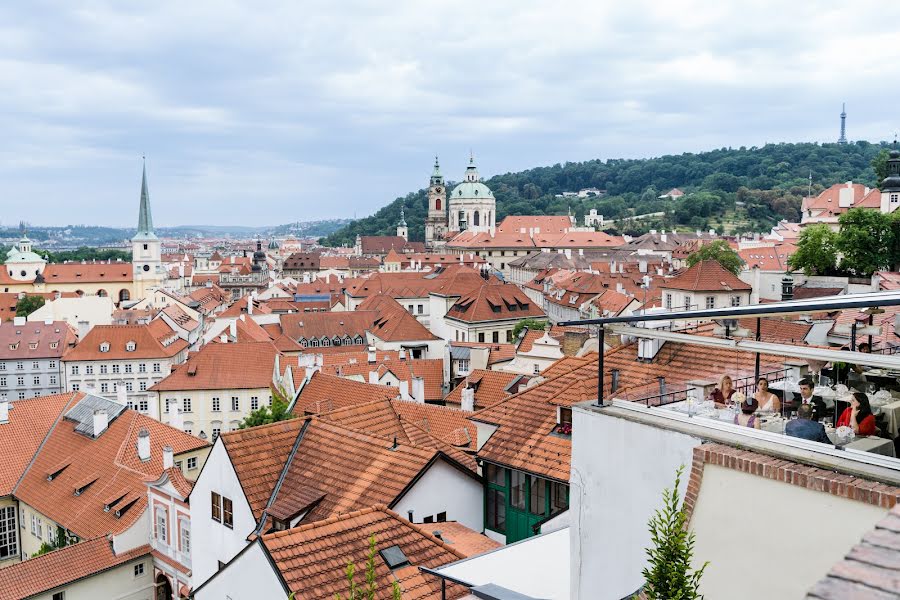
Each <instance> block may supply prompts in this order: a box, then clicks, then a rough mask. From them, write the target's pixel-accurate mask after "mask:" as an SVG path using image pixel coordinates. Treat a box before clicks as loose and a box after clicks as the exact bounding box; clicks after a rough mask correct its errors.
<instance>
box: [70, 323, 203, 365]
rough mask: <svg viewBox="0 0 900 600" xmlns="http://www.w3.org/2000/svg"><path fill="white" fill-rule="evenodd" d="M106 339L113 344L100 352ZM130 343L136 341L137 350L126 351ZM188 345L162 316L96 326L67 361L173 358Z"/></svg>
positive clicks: (71, 351) (75, 348) (73, 349)
mask: <svg viewBox="0 0 900 600" xmlns="http://www.w3.org/2000/svg"><path fill="white" fill-rule="evenodd" d="M104 342H105V343H108V344H109V351H108V352H101V351H100V345H101V344H102V343H104ZM129 342H134V343H135V349H134V350H133V351H128V350H126V345H127V344H128V343H129ZM187 346H188V343H187V342H186V341H184V340H182V339H180V338H179V337H178V334H177V333H176V332H175V331H174V330H173V329H172V328H171V327H169V325H168V323H166V322H165V321H163V320H162V319H156V320H155V321H151V322H150V323H148V324H147V325H95V326H94V327H93V328H91V330H90V331H89V332H88V333H87V335H86V336H84V339H83V340H81V341H80V342H79V343H78V345H77V346H75V347H74V348H72V349H70V350H69V351H68V352H66V354H65V356H64V357H63V360H65V361H78V360H130V359H135V360H136V359H139V358H171V357H173V356H175V355H176V354H178V353H179V352H181V351H182V350H184V349H185V348H187Z"/></svg>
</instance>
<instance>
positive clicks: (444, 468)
mask: <svg viewBox="0 0 900 600" xmlns="http://www.w3.org/2000/svg"><path fill="white" fill-rule="evenodd" d="M392 510H394V511H395V512H397V513H398V514H399V515H401V516H403V517H406V516H407V514H408V512H407V511H410V510H412V511H413V521H414V522H416V523H421V522H422V520H423V519H424V518H425V517H428V516H432V517H435V516H436V515H437V514H438V513H439V512H446V513H447V520H448V521H459V522H460V523H462V524H463V525H465V526H466V527H468V528H469V529H473V530H475V531H481V530H482V529H483V528H484V514H483V511H484V488H483V486H482V484H481V482H479V481H477V480H476V479H473V478H472V477H469V476H468V475H465V474H463V473H461V472H460V471H459V469H457V468H456V467H453V466H450V465H449V464H448V463H446V462H445V461H442V460H440V461H437V462H436V463H434V464H433V465H431V468H430V469H428V471H426V472H425V474H424V475H422V477H421V478H420V479H419V481H417V482H416V484H415V485H414V486H413V487H412V489H411V490H409V491H408V492H407V493H406V495H405V496H403V498H401V499H400V502H398V503H397V504H396V505H395V506H394V507H393V509H392Z"/></svg>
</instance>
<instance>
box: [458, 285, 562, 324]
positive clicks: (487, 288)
mask: <svg viewBox="0 0 900 600" xmlns="http://www.w3.org/2000/svg"><path fill="white" fill-rule="evenodd" d="M545 316H546V315H545V314H544V311H543V310H541V309H540V308H539V307H538V306H537V305H536V304H535V303H534V302H532V301H531V298H529V297H528V296H526V295H525V292H523V291H522V290H520V289H519V287H518V286H516V285H513V284H498V285H490V284H486V285H483V286H481V287H480V288H479V289H477V290H475V291H473V292H470V293H469V294H466V295H465V296H463V297H461V298H460V299H459V300H457V301H456V303H455V304H454V305H453V306H452V307H450V310H449V311H447V318H450V319H455V320H458V321H465V322H469V323H477V322H483V321H498V320H501V319H525V318H529V317H531V318H541V317H545Z"/></svg>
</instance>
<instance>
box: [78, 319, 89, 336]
mask: <svg viewBox="0 0 900 600" xmlns="http://www.w3.org/2000/svg"><path fill="white" fill-rule="evenodd" d="M90 330H91V324H90V323H89V322H88V321H78V339H79V340H83V339H84V336H86V335H87V334H88V332H89V331H90Z"/></svg>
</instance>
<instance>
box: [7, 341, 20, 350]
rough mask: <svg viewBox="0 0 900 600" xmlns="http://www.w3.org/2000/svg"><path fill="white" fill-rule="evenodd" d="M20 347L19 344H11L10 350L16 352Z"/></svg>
mask: <svg viewBox="0 0 900 600" xmlns="http://www.w3.org/2000/svg"><path fill="white" fill-rule="evenodd" d="M18 347H19V342H16V343H15V344H10V345H9V349H10V350H16V349H18Z"/></svg>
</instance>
